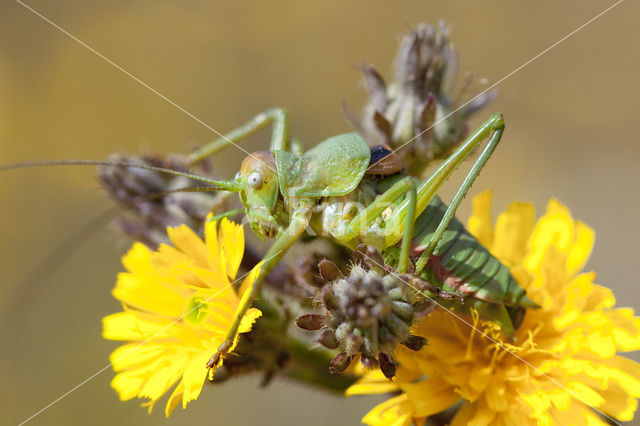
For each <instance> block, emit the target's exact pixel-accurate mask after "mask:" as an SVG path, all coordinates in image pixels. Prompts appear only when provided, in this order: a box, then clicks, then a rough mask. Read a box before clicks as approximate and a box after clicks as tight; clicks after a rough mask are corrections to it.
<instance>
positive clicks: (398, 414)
mask: <svg viewBox="0 0 640 426" xmlns="http://www.w3.org/2000/svg"><path fill="white" fill-rule="evenodd" d="M490 204H491V194H490V193H484V194H482V195H480V196H478V197H476V198H475V200H474V214H473V216H472V217H471V218H470V220H469V229H470V231H471V232H472V233H473V234H474V235H475V236H476V237H477V238H478V239H479V240H480V241H481V242H482V243H483V244H484V245H485V246H486V247H488V248H489V249H490V250H491V251H492V253H493V254H494V255H495V256H497V257H498V258H499V259H500V260H501V261H502V262H504V263H505V264H507V265H508V266H509V267H510V268H511V272H512V273H513V274H514V276H515V277H516V279H517V280H518V282H519V283H520V284H521V285H522V286H523V287H524V288H525V289H526V290H527V294H528V295H529V296H530V297H531V299H533V300H534V301H536V302H537V303H539V304H540V306H541V308H539V309H528V310H527V312H526V315H525V318H524V321H523V323H522V325H521V327H520V328H519V329H518V330H517V331H516V334H515V339H514V340H510V339H509V338H506V337H505V336H504V334H502V333H501V331H500V329H499V328H498V327H497V326H496V325H495V324H493V323H491V322H483V321H480V320H479V319H478V317H477V316H474V317H472V318H468V317H465V318H463V319H464V321H466V323H465V322H463V321H461V319H460V318H456V317H454V316H453V315H452V313H451V312H447V311H445V310H443V309H438V310H436V311H435V312H433V313H432V314H431V315H430V316H428V317H426V318H424V319H423V320H421V321H419V322H418V323H417V324H415V326H414V327H413V329H412V331H413V333H416V334H418V335H420V336H423V337H426V338H427V339H428V341H429V344H428V345H427V346H425V347H424V348H423V349H422V350H421V351H419V352H413V351H407V350H405V349H403V348H402V347H399V348H398V350H397V351H396V355H397V358H398V360H399V368H398V379H397V380H394V382H392V383H391V382H389V381H387V380H386V379H384V377H383V376H382V375H381V374H380V373H379V372H372V373H369V374H368V375H367V376H366V377H365V378H363V379H362V380H361V381H360V382H359V383H358V384H356V385H354V386H353V387H351V388H350V390H349V391H348V393H349V394H351V395H353V394H363V393H380V392H390V391H399V392H400V394H399V395H398V396H396V397H394V398H392V399H390V400H388V401H387V402H385V403H383V404H381V405H379V406H378V407H376V408H374V409H373V410H372V411H371V412H370V413H369V414H368V415H367V416H366V417H365V418H364V421H365V422H366V423H367V424H371V425H378V424H379V425H382V424H397V425H409V424H411V423H412V422H413V421H414V420H415V421H418V420H420V419H423V418H425V417H428V416H431V415H434V414H436V413H438V412H440V411H442V410H444V409H447V408H448V407H450V406H451V405H452V404H455V403H456V402H457V401H459V400H462V401H463V404H462V406H461V408H460V409H459V411H458V412H457V414H456V415H455V417H454V418H453V420H452V423H451V424H452V425H463V424H468V423H469V424H471V423H472V424H474V425H487V424H505V425H523V424H545V425H546V424H552V423H556V424H585V425H586V424H589V425H592V424H603V425H605V424H607V423H605V422H603V421H602V420H601V419H600V418H599V416H598V415H597V414H596V413H595V412H594V410H593V409H596V410H598V411H600V412H602V413H605V414H606V415H607V416H611V417H613V418H616V419H619V420H631V419H632V417H633V414H634V412H635V410H636V408H637V400H636V398H638V397H640V365H638V364H637V363H635V362H633V361H631V360H628V359H626V358H623V357H621V356H618V355H617V352H618V351H631V350H637V349H639V348H640V318H638V317H635V316H634V315H633V311H632V310H631V309H625V308H618V309H612V308H613V306H614V304H615V299H614V297H613V294H612V293H611V291H610V290H609V289H607V288H605V287H601V286H599V285H596V284H594V283H593V281H594V279H595V274H594V273H593V272H588V273H580V272H579V271H580V269H581V268H582V267H583V265H584V264H585V262H586V261H587V258H588V256H589V254H590V252H591V248H592V246H593V241H594V234H593V231H592V230H591V229H590V228H589V227H587V226H586V225H585V224H583V223H581V222H577V221H574V220H573V219H572V218H571V215H570V213H569V211H568V209H567V208H566V207H565V206H563V205H561V204H560V203H558V202H557V201H555V200H552V201H550V202H549V205H548V207H547V212H546V214H545V215H544V216H543V217H542V218H540V219H539V220H538V221H537V222H535V221H534V209H533V207H532V206H531V205H530V204H527V203H514V204H512V205H511V206H510V208H509V209H508V210H507V211H506V212H504V213H502V214H501V215H500V216H499V218H498V220H497V222H496V226H495V229H493V230H492V227H491V221H490ZM534 222H535V223H534Z"/></svg>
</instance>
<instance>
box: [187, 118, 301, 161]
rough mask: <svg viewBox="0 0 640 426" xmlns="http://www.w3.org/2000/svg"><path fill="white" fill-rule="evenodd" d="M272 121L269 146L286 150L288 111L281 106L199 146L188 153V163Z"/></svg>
mask: <svg viewBox="0 0 640 426" xmlns="http://www.w3.org/2000/svg"><path fill="white" fill-rule="evenodd" d="M270 123H273V130H272V132H271V146H270V150H271V151H272V152H273V151H275V150H280V149H281V150H288V149H289V113H288V112H287V111H286V110H284V109H282V108H271V109H268V110H266V111H264V112H262V113H260V114H258V115H256V116H255V117H253V118H252V119H251V120H249V121H247V122H246V123H245V124H243V125H242V126H240V127H238V128H237V129H234V130H232V131H231V132H229V133H227V134H226V135H224V137H221V138H219V139H216V140H215V141H213V142H210V143H208V144H207V145H205V146H203V147H201V148H200V149H198V150H196V151H194V152H193V153H192V154H191V155H189V157H188V160H189V164H195V163H198V162H199V161H201V160H203V159H204V158H205V157H207V156H209V155H212V154H215V153H216V152H218V151H220V150H221V149H223V148H226V147H227V146H229V145H231V144H233V143H236V142H238V141H240V140H241V139H244V138H246V137H247V136H249V135H252V134H253V133H255V132H257V131H258V130H260V129H262V128H263V127H265V126H267V125H269V124H270Z"/></svg>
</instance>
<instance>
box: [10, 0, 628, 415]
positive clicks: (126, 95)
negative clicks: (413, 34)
mask: <svg viewBox="0 0 640 426" xmlns="http://www.w3.org/2000/svg"><path fill="white" fill-rule="evenodd" d="M612 3H613V2H608V1H594V0H590V1H571V2H557V1H549V0H545V1H536V2H516V1H506V0H502V1H485V2H475V1H473V2H472V1H468V2H458V1H394V2H391V1H351V2H346V1H344V2H339V1H335V0H328V1H316V2H307V1H298V2H293V1H290V2H286V1H268V2H263V1H254V0H251V1H243V2H215V1H211V2H206V1H173V2H170V1H137V0H136V1H120V0H118V1H109V2H96V1H93V2H84V1H77V0H73V1H66V2H62V1H43V0H30V1H28V4H29V5H30V6H32V7H33V8H35V9H36V10H38V11H39V12H41V13H42V14H44V15H45V16H47V17H48V18H50V19H51V20H52V21H53V22H55V23H56V24H58V25H60V26H61V27H63V28H65V29H66V30H68V31H69V32H71V33H72V34H74V35H75V36H77V37H78V38H79V39H80V40H82V41H84V42H86V43H87V44H89V45H90V46H92V47H93V48H95V49H96V50H98V51H99V52H101V53H102V54H104V55H105V56H107V57H108V58H110V59H111V60H113V61H114V62H115V63H116V64H118V65H120V66H122V67H123V68H125V69H126V70H128V71H129V72H131V73H132V74H134V75H136V76H137V77H138V78H140V79H141V80H142V81H144V82H146V83H147V84H149V85H150V86H152V87H153V88H155V89H157V90H158V91H159V92H161V93H162V94H164V95H165V96H167V97H168V98H170V99H172V100H173V101H174V102H176V103H177V104H178V105H180V106H181V107H183V108H185V109H186V110H188V111H190V112H191V113H193V114H194V115H195V116H197V117H198V118H199V119H201V120H202V121H203V122H205V123H207V124H208V125H210V126H211V127H213V128H215V129H217V130H219V131H221V132H225V131H228V130H230V129H232V128H233V127H234V126H236V125H239V124H240V123H242V122H244V121H245V120H246V119H248V118H249V117H250V116H252V115H253V114H255V113H257V112H259V111H261V110H263V109H265V108H267V107H270V106H283V107H288V108H290V110H291V118H292V126H293V133H294V134H295V135H297V136H300V137H301V138H302V140H303V141H305V143H306V146H312V144H314V143H316V142H317V141H320V140H322V139H324V138H326V137H329V136H332V135H335V134H338V133H341V132H345V131H348V130H349V129H350V128H349V126H348V125H347V124H346V122H345V120H344V119H343V117H342V113H341V107H340V104H341V102H342V100H343V99H348V100H349V101H350V104H351V105H352V107H353V108H354V109H355V110H356V111H357V110H358V109H359V107H360V106H361V105H362V102H363V99H364V92H363V90H362V86H361V85H360V84H358V82H359V81H360V75H359V72H358V70H357V69H356V66H357V65H358V64H359V63H360V62H361V61H364V60H366V61H369V62H372V63H374V64H376V65H377V67H378V68H379V69H380V71H382V72H383V73H384V75H385V76H389V74H390V61H391V59H392V57H393V56H394V54H395V49H396V47H397V45H398V42H399V39H400V35H401V34H403V33H405V32H406V31H407V30H408V29H409V28H411V26H412V25H413V24H415V23H417V22H420V21H426V22H431V23H436V22H437V20H438V19H439V18H446V19H447V21H448V22H449V23H450V25H451V27H452V31H453V36H452V37H453V40H454V42H455V45H456V47H457V49H458V50H459V51H460V52H461V54H462V69H463V70H470V71H473V73H474V75H475V76H476V77H478V78H486V79H487V81H488V82H489V84H490V83H493V82H495V81H497V80H499V79H501V78H502V77H504V76H505V75H507V74H508V73H510V72H511V71H513V70H514V69H516V68H517V67H518V66H520V65H522V64H523V63H525V62H526V61H528V60H529V59H531V58H532V57H533V56H535V55H536V54H538V53H539V52H541V51H542V50H543V49H545V48H547V47H548V46H550V45H551V44H553V43H555V42H556V41H558V40H559V39H560V38H562V37H563V36H565V35H567V34H568V33H569V32H571V31H572V30H574V29H575V28H577V27H578V26H580V25H581V24H583V23H584V22H586V21H587V20H589V19H590V18H592V17H593V16H595V15H596V14H597V13H599V12H600V11H602V10H604V9H605V8H606V7H607V6H609V5H610V4H612ZM638 16H640V5H639V4H638V2H634V1H631V0H627V1H625V2H623V3H622V4H621V5H620V6H618V7H617V8H615V9H614V10H612V11H611V12H610V13H608V14H606V15H605V16H603V17H601V18H600V19H598V20H597V21H595V22H594V23H593V24H591V25H590V26H588V27H587V28H585V29H584V30H583V31H580V32H579V33H577V34H576V35H575V36H573V37H571V38H569V39H568V40H566V41H565V42H564V43H562V44H560V45H559V46H557V47H556V48H554V49H553V50H551V51H550V52H548V53H547V54H545V55H544V56H542V57H540V58H539V59H538V60H536V61H534V62H533V63H531V64H529V65H528V66H526V67H525V68H524V69H522V70H521V71H519V72H517V73H516V74H515V75H513V76H512V77H510V78H508V79H507V80H506V81H504V82H503V83H502V84H500V86H499V89H500V97H499V99H498V100H497V101H496V102H495V103H494V104H492V105H491V106H490V107H489V108H488V109H487V110H485V111H483V112H482V113H481V114H479V116H478V117H477V118H476V119H475V121H474V125H477V124H479V123H480V121H481V119H482V118H484V117H487V116H488V115H489V114H490V113H491V112H493V111H501V112H503V113H504V114H505V117H506V121H507V130H506V132H505V135H504V138H503V141H502V144H501V145H500V146H499V147H498V149H497V151H496V153H495V155H494V156H493V158H492V159H491V160H490V162H489V164H488V166H487V167H486V169H485V170H484V171H483V172H482V174H481V176H480V178H479V179H478V180H477V182H476V184H475V185H474V187H473V188H472V193H473V194H476V193H478V192H479V191H481V190H483V189H485V188H492V189H493V190H494V192H495V206H496V209H504V208H506V206H507V205H508V203H509V202H510V201H511V200H514V199H517V200H531V201H533V202H534V203H535V205H536V207H537V208H538V209H539V211H541V210H543V209H544V208H545V205H546V200H548V199H549V198H550V197H557V198H558V199H560V200H561V201H562V202H564V203H566V204H567V205H568V206H570V208H571V209H572V212H573V213H574V215H575V217H576V218H579V219H581V220H583V221H584V222H586V223H587V224H589V225H591V226H592V227H594V228H595V229H596V232H597V242H596V247H595V249H594V251H593V255H592V257H591V260H590V261H589V264H588V265H587V268H588V269H594V270H596V271H597V272H598V281H599V282H600V283H601V284H604V285H607V286H610V287H612V288H613V289H614V290H615V292H616V295H617V297H618V304H619V305H622V306H633V307H640V293H639V292H638V286H639V284H640V283H639V280H638V276H639V275H640V261H639V260H638V259H639V250H638V241H640V219H639V215H638V210H639V207H640V193H639V182H640V171H639V168H638V165H637V163H638V159H639V153H640V148H639V144H638V138H637V131H638V123H639V121H640V117H639V112H640V107H639V101H640V84H638V66H639V65H640V52H639V49H638V45H637V43H638V41H639V35H640V32H639V30H638V26H637V18H638ZM482 87H483V86H482V85H478V86H477V88H479V89H480V88H482ZM214 137H215V135H214V134H213V133H212V132H211V131H210V130H208V129H207V128H206V127H204V126H203V125H201V124H199V123H198V122H196V121H195V120H193V119H192V118H190V117H188V116H187V115H186V114H184V113H183V112H181V111H179V110H178V109H176V108H175V107H174V106H172V105H170V104H169V103H167V102H166V101H164V100H162V99H161V98H160V97H158V96H157V95H155V94H153V93H151V92H150V91H149V90H147V89H145V88H144V87H142V86H141V85H140V84H139V83H137V82H135V81H134V80H132V79H131V78H129V77H127V76H126V75H124V74H123V73H122V72H121V71H119V70H117V69H116V68H115V67H114V66H112V65H110V64H108V63H106V62H105V61H104V60H102V59H100V58H99V57H98V56H96V55H95V54H93V53H91V52H90V51H89V50H88V49H87V48H85V47H82V46H80V45H79V44H78V43H76V42H74V41H73V40H72V39H70V38H69V37H68V36H66V35H64V34H63V33H62V32H60V31H59V30H56V29H55V28H53V27H52V26H51V25H50V24H48V23H46V22H45V21H43V20H42V19H41V18H39V17H38V16H36V15H35V14H34V13H32V12H30V11H29V10H27V9H25V8H24V7H22V6H21V5H20V4H18V3H15V2H12V1H7V2H4V3H3V4H2V6H0V162H1V163H5V162H13V161H21V160H36V159H64V158H92V159H103V158H105V157H106V156H107V155H108V154H109V153H112V152H115V151H121V152H132V153H139V152H141V151H143V150H148V151H153V152H159V153H168V152H185V151H187V150H189V149H190V148H191V147H192V146H194V144H202V143H205V142H207V141H209V140H212V139H213V138H214ZM267 139H268V133H266V132H265V133H263V134H261V135H260V137H256V138H252V139H251V140H250V141H247V143H246V148H247V149H248V150H250V151H251V150H257V149H261V148H265V147H266V146H267V143H268V141H267ZM243 156H244V155H243V153H242V152H241V151H240V150H238V149H235V148H229V149H228V150H227V151H225V152H224V154H222V155H221V156H220V157H219V158H217V159H216V160H215V162H214V165H215V167H216V170H217V173H218V176H219V177H224V178H230V177H232V176H233V175H234V173H235V171H236V168H237V167H238V166H239V163H240V161H241V160H242V158H243ZM94 172H95V171H94V170H93V168H86V167H76V168H71V167H61V168H47V169H29V170H18V171H9V172H2V173H1V175H0V197H1V198H0V199H1V200H2V201H1V202H0V219H1V221H0V271H1V277H2V278H1V285H0V309H1V312H0V320H1V325H2V328H1V331H0V332H1V333H2V335H1V336H0V339H1V340H0V347H1V348H2V349H1V352H0V369H1V370H0V401H2V403H1V406H2V409H0V423H3V424H16V423H18V422H20V421H22V420H24V419H26V418H28V417H29V416H31V415H32V414H34V413H35V412H36V411H37V410H39V409H40V408H42V407H44V406H45V405H46V404H48V403H50V402H51V401H53V400H55V399H56V398H58V397H59V396H60V395H62V394H63V393H64V392H66V391H68V390H69V389H71V388H73V387H74V386H76V385H78V384H79V383H81V382H82V381H83V380H85V379H87V378H89V377H90V376H92V375H93V374H94V373H97V372H99V371H100V370H101V369H103V368H105V367H106V366H107V363H108V360H107V357H108V355H109V353H110V351H111V350H113V349H114V348H115V347H116V343H115V342H107V341H103V340H102V339H101V337H100V333H101V322H100V320H101V318H102V317H103V316H104V315H107V314H109V313H112V312H115V311H117V310H118V309H119V305H118V303H117V302H116V301H115V300H114V299H113V298H112V297H111V295H110V290H111V288H112V286H113V284H114V279H115V275H116V273H117V272H118V271H119V270H120V269H121V267H120V264H119V261H120V256H121V255H122V253H123V252H124V250H126V247H127V243H126V242H125V241H124V240H122V239H121V238H120V237H118V236H116V235H114V233H113V232H111V231H110V228H109V227H108V226H102V227H99V228H98V227H95V226H94V227H93V230H92V232H90V233H86V234H85V235H81V236H76V237H72V236H73V235H74V234H76V233H78V230H79V229H81V228H83V226H86V224H87V223H89V222H91V221H92V220H95V218H96V217H98V216H100V215H101V214H102V213H103V212H105V211H107V210H108V209H109V207H110V206H111V205H112V204H111V202H110V201H109V200H108V199H107V198H106V197H105V195H104V194H103V193H102V192H101V191H100V190H99V188H98V186H97V184H96V182H95V179H94V178H93V175H94ZM461 178H462V174H459V177H458V178H457V179H461ZM456 182H459V180H458V181H456ZM453 188H455V182H449V183H448V185H447V188H446V189H445V191H443V192H444V193H449V194H450V193H451V190H452V189H453ZM469 206H470V201H469V200H468V199H467V201H466V202H465V203H464V206H463V208H462V210H461V212H460V214H459V216H460V217H462V218H466V217H467V216H468V214H469ZM69 238H71V239H72V242H71V243H70V244H67V245H65V241H67V240H68V239H69ZM73 249H76V251H75V252H73ZM636 358H637V357H636ZM112 376H113V373H112V371H111V369H110V368H106V369H105V371H103V372H102V373H101V374H99V375H97V376H96V377H95V378H93V379H91V380H89V381H87V382H86V384H84V385H83V386H81V387H80V388H78V389H77V390H76V391H74V392H73V393H71V394H70V395H68V396H67V397H66V398H64V399H62V400H61V401H59V402H58V403H56V404H55V405H53V406H52V407H51V408H50V409H48V410H46V411H45V412H43V413H42V414H40V415H39V416H38V417H36V418H34V419H33V421H32V422H31V423H32V424H42V425H54V424H60V425H62V424H97V425H111V424H121V425H134V424H135V425H144V424H174V425H182V424H189V425H196V424H219V425H222V424H277V425H298V424H306V425H322V424H331V423H333V424H357V423H358V422H359V419H360V418H361V416H362V415H363V414H364V413H366V412H367V411H368V409H369V408H370V407H372V406H373V405H374V404H376V403H377V402H378V401H381V400H383V399H382V398H375V397H370V398H365V397H362V398H351V399H346V400H345V399H340V398H336V397H333V396H331V395H327V394H326V393H324V392H322V391H317V390H312V389H309V388H306V387H303V386H301V385H298V384H295V383H290V382H286V381H284V380H276V382H275V383H274V384H273V385H272V386H271V387H270V388H268V389H266V390H260V389H257V383H258V378H257V377H247V378H244V379H241V380H238V381H235V382H233V383H228V384H225V385H223V386H219V387H209V388H207V389H206V390H205V391H204V392H203V394H202V395H201V397H200V398H199V399H198V400H197V401H196V402H194V403H192V404H191V406H190V407H189V409H188V410H187V411H186V412H183V411H182V410H181V409H178V410H176V412H175V414H174V415H173V416H172V418H171V419H170V420H169V421H167V420H165V419H164V417H163V415H162V411H163V410H162V408H163V406H162V403H161V404H159V406H158V407H157V410H156V411H155V412H154V413H153V414H152V415H150V416H149V415H147V414H146V411H145V410H144V409H142V408H140V407H138V405H137V402H136V401H133V402H127V403H121V402H119V401H118V398H117V395H116V394H115V392H113V390H111V389H110V387H109V381H110V380H111V378H112ZM638 424H640V423H638Z"/></svg>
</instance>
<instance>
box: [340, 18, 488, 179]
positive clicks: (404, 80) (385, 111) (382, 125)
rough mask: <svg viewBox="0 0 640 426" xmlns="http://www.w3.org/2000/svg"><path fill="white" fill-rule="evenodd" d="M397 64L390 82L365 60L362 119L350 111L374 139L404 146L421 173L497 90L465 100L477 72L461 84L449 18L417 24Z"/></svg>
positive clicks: (411, 170)
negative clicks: (433, 23) (434, 23)
mask: <svg viewBox="0 0 640 426" xmlns="http://www.w3.org/2000/svg"><path fill="white" fill-rule="evenodd" d="M394 65H395V67H394V68H395V79H394V81H393V82H392V83H391V84H389V85H387V84H386V83H385V82H384V80H383V79H382V77H381V76H380V74H379V73H378V72H377V71H376V70H375V69H374V68H373V66H371V65H368V64H367V65H363V66H362V72H363V74H364V82H365V86H366V88H367V91H368V92H369V102H368V103H367V104H366V106H365V107H364V110H363V112H362V117H361V119H356V118H354V117H353V115H352V114H351V113H349V111H347V110H345V112H346V115H347V118H349V119H350V121H351V122H352V123H353V124H354V125H355V126H356V127H357V128H358V129H359V130H360V131H361V132H362V133H363V134H364V136H365V137H366V138H367V140H368V141H370V142H371V143H382V144H386V145H388V146H389V147H391V148H392V149H399V148H400V147H402V149H401V150H400V151H398V152H399V153H400V154H402V155H403V158H404V161H405V165H406V166H407V168H408V171H409V173H410V174H413V175H420V174H422V171H423V170H424V169H425V167H426V166H427V165H428V164H429V163H430V162H431V161H432V160H434V159H440V158H445V157H447V156H448V155H449V154H450V152H451V151H452V150H453V149H454V148H455V147H456V146H457V145H458V143H459V142H461V141H462V140H463V139H464V138H465V137H466V135H467V133H468V130H469V129H468V128H469V126H468V119H469V117H470V116H471V115H472V114H473V113H475V112H476V111H478V110H480V109H481V108H483V107H484V106H485V105H486V104H488V103H489V102H491V101H492V100H493V99H494V98H495V92H487V93H484V94H482V95H480V96H478V97H477V98H475V99H473V100H472V101H471V102H469V103H467V104H464V101H466V99H465V98H466V95H467V94H466V91H467V90H468V88H469V86H470V85H471V83H472V77H471V75H470V74H467V76H466V78H465V81H464V84H463V86H462V87H461V88H460V89H458V90H456V83H457V80H458V66H459V57H458V53H457V52H456V51H455V50H454V49H453V46H452V43H451V42H450V41H449V28H448V27H447V26H446V24H445V23H444V21H441V22H440V29H439V31H436V29H435V28H433V27H432V26H431V25H428V24H419V25H418V26H416V28H414V29H413V31H411V32H410V33H409V34H408V35H407V36H406V37H405V38H404V40H403V41H402V45H401V46H400V49H399V51H398V55H397V57H396V60H395V64H394ZM469 97H470V96H469ZM463 104H464V106H462V107H461V108H460V109H458V110H456V109H457V108H458V107H459V106H461V105H463ZM453 111H455V112H453ZM449 114H451V115H450V116H449ZM409 141H411V143H410V144H407V142H409ZM405 144H406V145H405Z"/></svg>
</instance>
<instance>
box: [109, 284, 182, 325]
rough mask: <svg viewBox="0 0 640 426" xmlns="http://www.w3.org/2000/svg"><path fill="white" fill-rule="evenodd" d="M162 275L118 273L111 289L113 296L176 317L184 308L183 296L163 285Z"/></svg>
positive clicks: (129, 303)
mask: <svg viewBox="0 0 640 426" xmlns="http://www.w3.org/2000/svg"><path fill="white" fill-rule="evenodd" d="M163 284H164V281H163V280H162V277H159V276H156V277H144V276H140V275H137V274H130V273H120V274H118V279H117V281H116V286H115V288H114V289H113V292H112V294H113V297H115V298H116V299H118V300H120V301H121V302H124V303H126V304H127V305H130V306H132V307H135V308H138V309H140V310H144V311H147V312H155V313H158V314H161V315H166V316H172V317H176V316H179V315H180V314H182V311H183V310H184V298H183V296H182V295H181V294H180V293H178V292H176V291H174V290H173V289H171V288H169V287H170V286H169V285H163Z"/></svg>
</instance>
